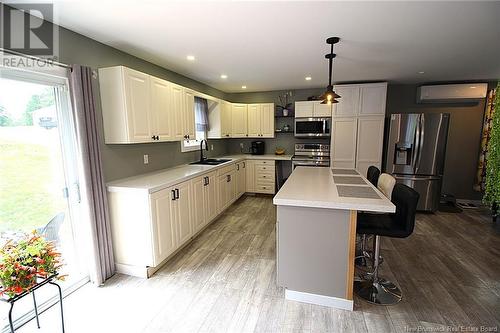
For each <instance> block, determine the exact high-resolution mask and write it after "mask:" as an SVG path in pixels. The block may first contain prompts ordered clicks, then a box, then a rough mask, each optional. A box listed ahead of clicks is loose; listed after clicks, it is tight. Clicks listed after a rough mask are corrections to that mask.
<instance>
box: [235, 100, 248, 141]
mask: <svg viewBox="0 0 500 333" xmlns="http://www.w3.org/2000/svg"><path fill="white" fill-rule="evenodd" d="M231 113H232V114H231V116H232V121H231V124H232V125H231V130H232V135H231V136H232V137H233V138H246V137H247V136H248V128H247V105H246V104H232V105H231Z"/></svg>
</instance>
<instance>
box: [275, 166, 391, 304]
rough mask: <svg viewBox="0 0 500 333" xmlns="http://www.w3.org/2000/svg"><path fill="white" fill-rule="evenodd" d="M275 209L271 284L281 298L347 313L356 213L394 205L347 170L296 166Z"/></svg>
mask: <svg viewBox="0 0 500 333" xmlns="http://www.w3.org/2000/svg"><path fill="white" fill-rule="evenodd" d="M273 203H274V204H275V205H276V206H277V221H276V238H277V240H276V241H277V252H276V253H277V274H278V276H277V282H278V284H279V285H280V286H282V287H284V288H285V298H287V299H290V300H296V301H300V302H306V303H312V304H319V305H324V306H330V307H335V308H340V309H346V310H352V309H353V305H354V304H353V283H354V254H355V246H356V216H357V212H358V211H370V212H381V213H393V212H395V209H396V208H395V206H394V205H393V204H392V202H391V201H390V200H389V199H387V198H386V197H385V196H384V195H383V194H382V193H381V192H380V191H379V190H377V188H376V187H374V186H373V185H372V184H371V183H370V182H369V181H368V180H367V179H366V178H365V177H363V176H362V175H360V174H359V173H358V172H357V171H356V170H353V169H330V168H315V167H297V168H295V170H294V171H293V172H292V174H291V176H290V178H289V179H288V180H287V182H286V183H285V184H284V186H283V187H282V188H281V189H280V191H279V192H278V193H277V194H276V196H275V197H274V199H273Z"/></svg>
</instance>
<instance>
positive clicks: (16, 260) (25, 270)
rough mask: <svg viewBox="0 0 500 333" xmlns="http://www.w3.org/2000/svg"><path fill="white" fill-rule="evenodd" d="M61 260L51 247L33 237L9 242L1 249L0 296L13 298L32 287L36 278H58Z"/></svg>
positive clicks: (52, 246) (49, 243) (61, 277)
mask: <svg viewBox="0 0 500 333" xmlns="http://www.w3.org/2000/svg"><path fill="white" fill-rule="evenodd" d="M60 258H61V254H60V253H58V252H57V251H56V250H55V246H54V244H53V243H52V242H48V241H46V240H45V239H44V238H43V237H41V236H38V235H36V234H32V235H26V236H25V237H24V238H22V239H21V240H19V241H17V242H14V241H8V242H7V243H6V244H5V245H4V246H3V247H2V248H1V249H0V285H1V286H2V289H0V296H1V295H3V294H6V295H7V296H9V297H13V296H15V295H18V294H20V293H22V292H24V291H26V290H28V289H29V288H30V287H32V286H33V285H34V284H35V283H36V282H37V278H46V277H48V276H50V275H53V274H57V272H58V271H59V269H60V268H61V266H62V264H61V260H60ZM58 278H59V279H63V276H58Z"/></svg>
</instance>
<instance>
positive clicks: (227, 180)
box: [226, 175, 231, 183]
mask: <svg viewBox="0 0 500 333" xmlns="http://www.w3.org/2000/svg"><path fill="white" fill-rule="evenodd" d="M226 177H227V179H226V182H228V183H229V182H230V181H231V175H227V176H226Z"/></svg>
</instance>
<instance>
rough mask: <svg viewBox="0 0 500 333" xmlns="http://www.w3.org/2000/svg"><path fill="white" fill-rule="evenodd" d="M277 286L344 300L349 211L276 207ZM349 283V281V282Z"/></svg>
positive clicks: (347, 279) (347, 281)
mask: <svg viewBox="0 0 500 333" xmlns="http://www.w3.org/2000/svg"><path fill="white" fill-rule="evenodd" d="M277 223H278V227H277V231H278V234H277V243H278V249H277V257H278V258H277V265H278V267H277V272H278V277H277V279H278V281H277V282H278V284H279V285H280V286H282V287H285V288H287V289H290V290H294V291H299V292H307V293H311V294H318V295H324V296H330V297H337V298H342V299H346V295H347V294H348V293H349V290H348V287H347V285H348V283H352V280H351V279H349V276H348V275H349V274H352V273H353V272H351V271H350V265H349V264H348V261H349V256H350V247H351V241H350V233H351V232H352V230H350V229H352V228H350V224H351V212H350V211H349V210H338V209H324V208H306V207H293V206H278V207H277ZM349 280H350V281H349Z"/></svg>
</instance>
